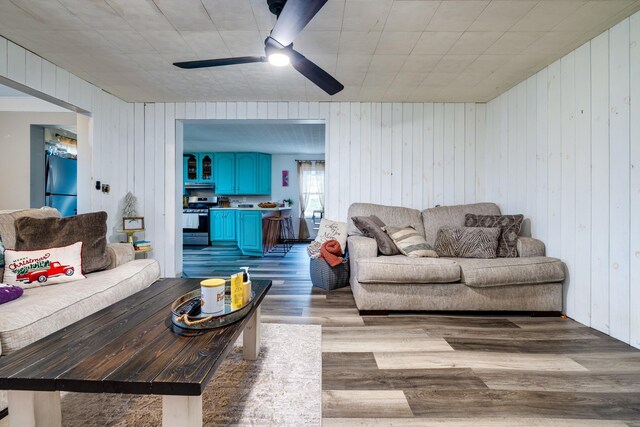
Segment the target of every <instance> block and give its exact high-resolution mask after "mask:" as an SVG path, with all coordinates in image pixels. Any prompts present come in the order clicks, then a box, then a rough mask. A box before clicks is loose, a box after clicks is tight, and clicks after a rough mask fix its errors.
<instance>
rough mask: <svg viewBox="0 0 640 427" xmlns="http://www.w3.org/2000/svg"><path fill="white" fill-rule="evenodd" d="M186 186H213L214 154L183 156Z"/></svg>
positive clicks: (185, 154)
mask: <svg viewBox="0 0 640 427" xmlns="http://www.w3.org/2000/svg"><path fill="white" fill-rule="evenodd" d="M182 161H183V165H182V166H183V173H184V182H185V184H213V173H212V168H213V153H184V154H183V155H182Z"/></svg>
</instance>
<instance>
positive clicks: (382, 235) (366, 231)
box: [351, 215, 400, 255]
mask: <svg viewBox="0 0 640 427" xmlns="http://www.w3.org/2000/svg"><path fill="white" fill-rule="evenodd" d="M351 220H352V221H353V224H354V225H355V226H356V228H357V229H358V230H360V232H361V233H362V234H363V235H364V236H365V237H370V238H372V239H375V240H376V243H377V244H378V250H379V251H380V253H381V254H382V255H398V254H399V253H400V250H398V247H397V246H396V244H395V243H393V239H391V237H389V235H388V234H387V233H386V232H385V231H384V228H385V227H386V225H385V223H384V222H382V220H381V219H380V218H378V217H377V216H375V215H371V216H354V217H351Z"/></svg>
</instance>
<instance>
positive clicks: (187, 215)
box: [182, 197, 218, 246]
mask: <svg viewBox="0 0 640 427" xmlns="http://www.w3.org/2000/svg"><path fill="white" fill-rule="evenodd" d="M217 205H218V198H217V197H189V201H188V204H187V207H186V208H184V209H183V210H182V239H183V244H184V245H197V246H208V245H209V243H210V242H209V209H210V208H212V207H215V206H217Z"/></svg>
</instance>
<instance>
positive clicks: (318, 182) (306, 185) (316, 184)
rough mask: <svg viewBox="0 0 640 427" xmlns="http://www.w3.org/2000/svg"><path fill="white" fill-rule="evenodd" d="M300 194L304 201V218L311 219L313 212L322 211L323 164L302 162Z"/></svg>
mask: <svg viewBox="0 0 640 427" xmlns="http://www.w3.org/2000/svg"><path fill="white" fill-rule="evenodd" d="M300 192H301V196H302V197H303V199H304V200H305V209H304V216H305V218H311V217H312V216H313V211H324V162H302V164H301V165H300Z"/></svg>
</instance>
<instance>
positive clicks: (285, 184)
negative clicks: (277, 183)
mask: <svg viewBox="0 0 640 427" xmlns="http://www.w3.org/2000/svg"><path fill="white" fill-rule="evenodd" d="M282 186H283V187H288V186H289V171H282Z"/></svg>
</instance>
